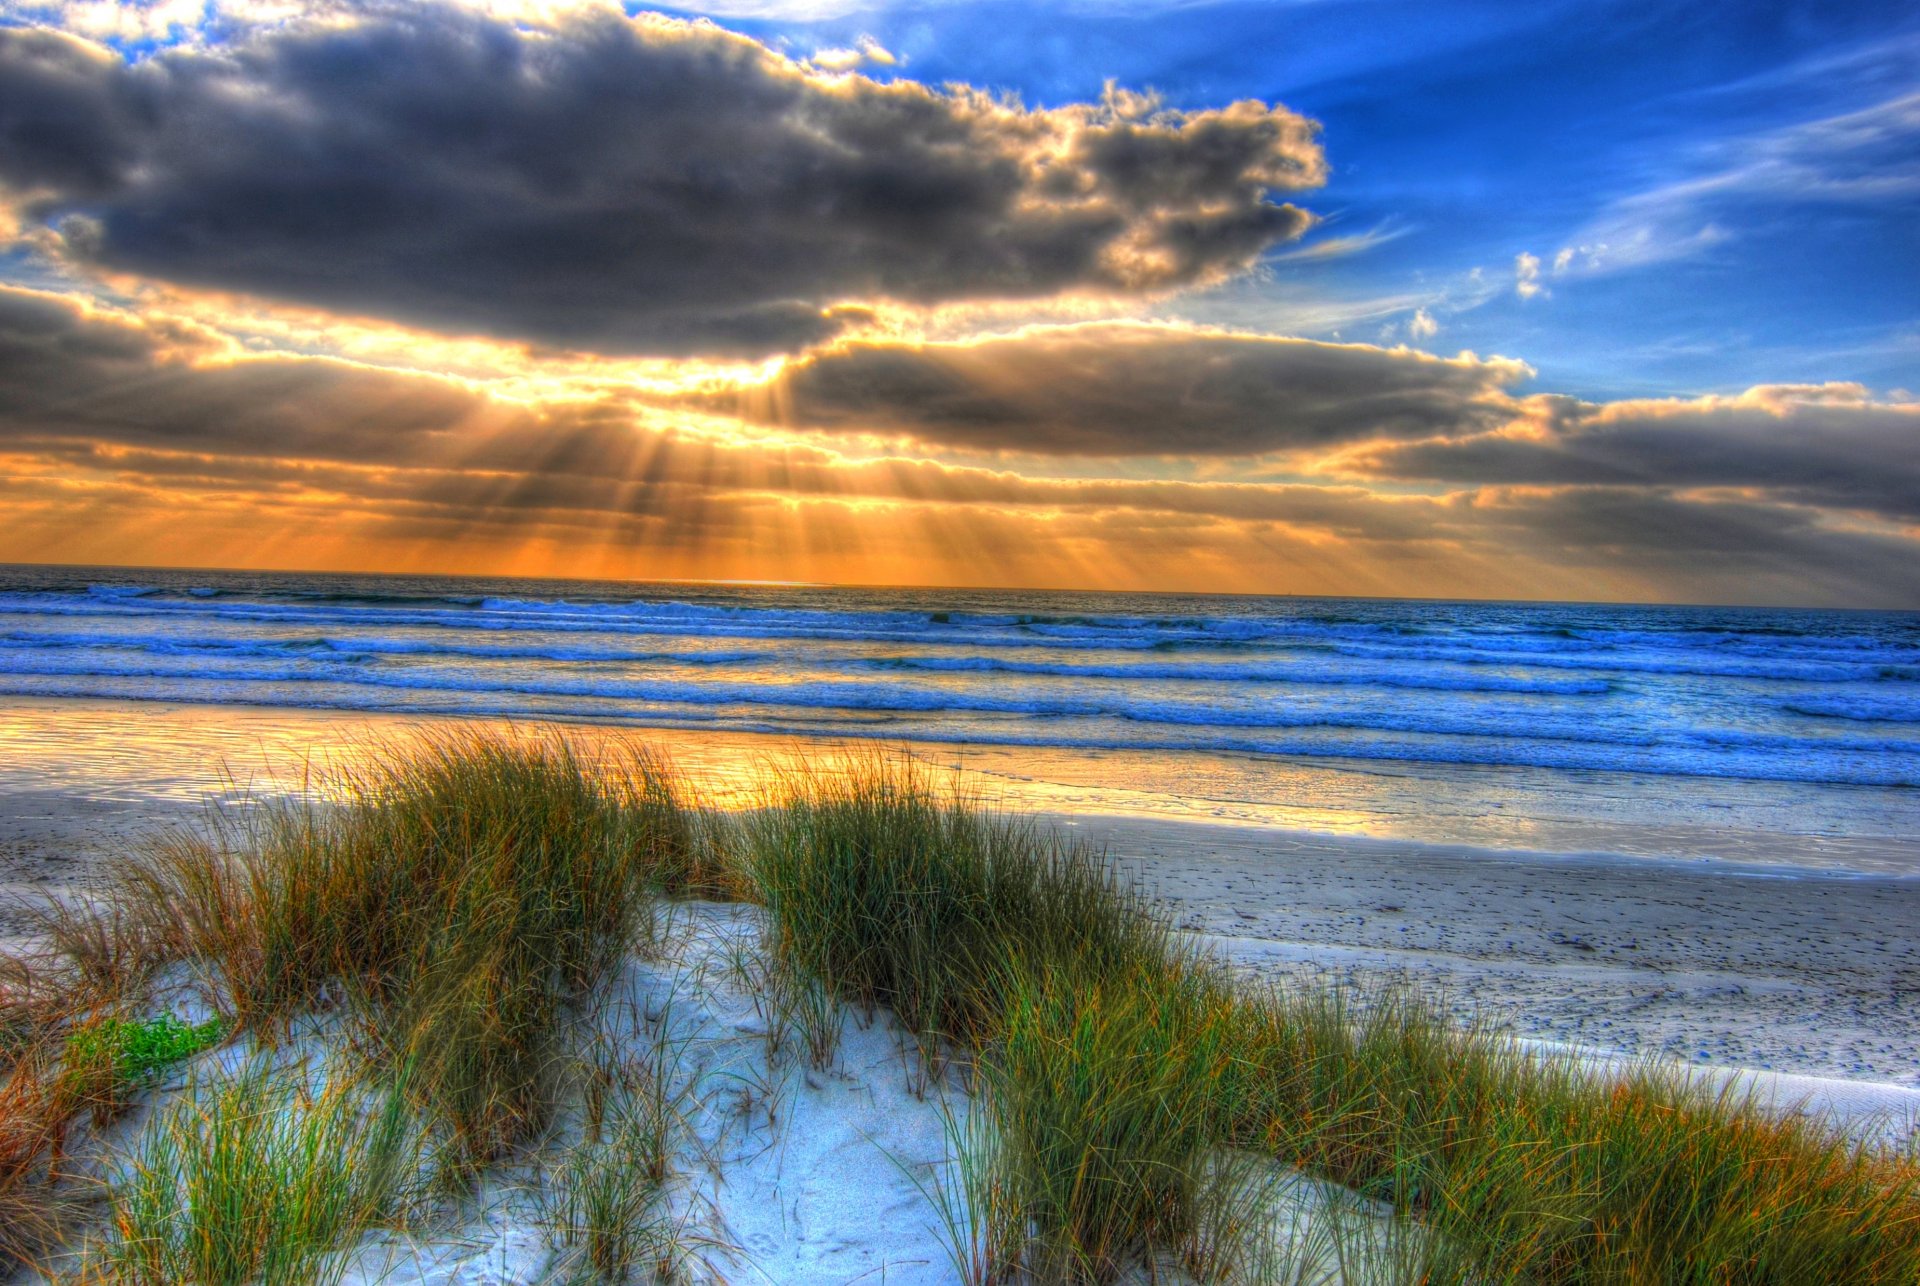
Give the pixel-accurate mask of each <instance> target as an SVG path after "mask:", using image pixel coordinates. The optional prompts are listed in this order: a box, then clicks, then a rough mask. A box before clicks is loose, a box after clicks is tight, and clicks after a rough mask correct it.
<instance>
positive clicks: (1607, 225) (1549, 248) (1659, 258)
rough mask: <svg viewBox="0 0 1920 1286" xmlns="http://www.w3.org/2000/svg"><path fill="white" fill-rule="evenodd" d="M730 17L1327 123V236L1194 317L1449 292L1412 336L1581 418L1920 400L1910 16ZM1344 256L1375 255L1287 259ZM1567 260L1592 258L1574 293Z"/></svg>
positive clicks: (1919, 126) (1046, 99) (736, 9)
mask: <svg viewBox="0 0 1920 1286" xmlns="http://www.w3.org/2000/svg"><path fill="white" fill-rule="evenodd" d="M709 12H715V13H717V14H718V15H719V16H720V18H721V20H723V21H725V22H726V24H727V25H728V26H731V27H735V28H738V29H741V30H746V31H751V32H754V33H755V34H758V35H761V36H763V37H765V38H766V39H768V40H769V41H773V42H784V43H786V44H787V45H788V46H789V47H791V48H793V49H795V50H797V51H800V52H806V51H810V50H812V49H816V48H820V47H828V46H840V47H845V46H851V45H853V44H854V42H855V41H856V40H858V39H859V38H860V37H862V36H869V37H872V38H873V39H875V40H877V41H878V42H879V43H880V44H881V45H882V46H884V47H885V48H887V49H888V50H890V51H892V52H894V53H896V54H898V55H900V56H901V59H902V62H901V65H900V66H899V67H897V68H895V69H893V71H894V72H895V73H896V74H899V75H905V76H911V77H913V78H915V79H918V80H922V81H929V82H942V81H948V80H958V81H965V82H968V83H972V84H976V85H991V86H995V87H998V88H1003V89H1008V90H1012V91H1014V92H1017V93H1018V94H1020V95H1021V96H1022V97H1023V98H1024V99H1025V100H1026V101H1027V102H1028V103H1030V104H1033V105H1039V106H1051V105H1056V104H1061V103H1067V102H1074V101H1080V100H1085V99H1088V98H1090V97H1095V96H1097V95H1098V94H1099V92H1100V90H1101V86H1102V84H1103V82H1105V81H1106V80H1108V79H1113V80H1117V81H1118V82H1119V83H1120V84H1122V85H1124V86H1127V87H1130V88H1135V89H1146V88H1151V89H1153V90H1156V91H1158V92H1159V93H1161V94H1162V95H1164V97H1165V98H1166V100H1167V102H1168V103H1169V104H1170V105H1172V106H1177V107H1189V108H1199V107H1205V106H1209V105H1212V104H1216V103H1219V102H1222V101H1227V100H1231V99H1237V98H1246V97H1251V98H1259V99H1263V100H1269V101H1270V100H1276V99H1277V100H1279V101H1281V102H1284V103H1285V104H1286V105H1287V106H1289V107H1291V108H1293V109H1294V110H1296V111H1300V112H1303V113H1305V114H1306V115H1308V116H1311V117H1313V118H1315V119H1317V120H1318V121H1320V122H1321V123H1322V125H1323V126H1324V129H1325V134H1324V144H1325V147H1326V152H1327V158H1328V162H1329V164H1330V167H1331V173H1330V177H1329V180H1328V182H1327V184H1326V186H1325V188H1323V189H1322V190H1321V191H1319V192H1317V193H1314V194H1312V199H1311V201H1310V202H1309V204H1310V208H1312V209H1313V210H1314V211H1315V212H1316V213H1318V214H1320V215H1322V216H1323V219H1324V222H1323V223H1322V224H1321V225H1320V226H1319V228H1318V229H1317V230H1316V232H1315V233H1314V234H1313V236H1312V237H1310V238H1309V240H1308V241H1307V242H1306V243H1305V246H1304V247H1288V248H1287V249H1286V250H1283V251H1281V252H1279V253H1278V254H1276V255H1274V256H1271V257H1270V259H1271V262H1270V265H1269V268H1270V275H1269V277H1268V279H1267V280H1264V281H1259V282H1255V283H1240V284H1236V285H1235V286H1232V287H1229V288H1228V289H1226V290H1224V291H1220V292H1216V294H1215V295H1214V296H1213V297H1208V298H1201V299H1188V300H1184V301H1182V303H1181V305H1180V311H1181V312H1182V313H1184V314H1185V315H1188V316H1192V317H1194V318H1196V319H1199V320H1230V321H1233V322H1235V323H1238V324H1245V325H1254V326H1258V327H1259V328H1260V329H1265V330H1273V331H1278V332H1283V333H1295V334H1304V335H1312V336H1316V337H1326V336H1333V335H1336V334H1337V335H1338V336H1340V337H1342V338H1347V339H1362V340H1373V339H1377V338H1379V336H1380V333H1381V327H1382V326H1383V325H1386V324H1388V323H1397V325H1398V329H1397V330H1396V331H1395V332H1393V336H1394V337H1395V338H1399V339H1406V338H1409V336H1408V335H1407V333H1406V330H1405V324H1406V322H1407V321H1408V320H1409V318H1410V316H1411V313H1412V310H1413V307H1416V306H1421V305H1420V304H1417V303H1415V302H1414V301H1429V302H1426V303H1425V304H1424V306H1426V307H1427V308H1428V312H1429V315H1430V316H1431V317H1432V318H1433V319H1434V320H1435V322H1436V323H1438V325H1439V326H1440V330H1439V331H1438V333H1436V334H1434V335H1433V336H1431V337H1429V338H1426V339H1423V340H1422V339H1417V338H1416V342H1420V343H1422V344H1423V346H1426V347H1429V348H1432V349H1434V350H1435V351H1441V352H1448V353H1451V352H1453V351H1456V350H1457V349H1460V348H1470V349H1473V350H1475V351H1477V352H1482V353H1488V352H1497V353H1504V354H1510V355H1514V356H1518V357H1522V358H1524V359H1525V360H1526V361H1527V362H1529V363H1530V364H1532V365H1533V366H1534V367H1535V368H1536V369H1537V370H1538V371H1539V372H1540V379H1539V384H1540V385H1541V386H1542V387H1548V388H1553V389H1556V390H1559V391H1565V392H1569V393H1574V394H1577V395H1581V396H1586V397H1616V396H1625V395H1639V396H1645V395H1667V394H1671V395H1691V394H1698V393H1707V392H1726V391H1734V390H1738V389H1742V388H1745V387H1747V386H1749V385H1753V384H1758V383H1764V382H1774V381H1795V382H1798V381H1822V380H1848V381H1859V382H1862V383H1865V384H1866V385H1868V386H1869V387H1870V388H1872V389H1874V390H1877V391H1878V390H1886V389H1891V388H1898V387H1911V386H1914V385H1915V384H1916V383H1920V221H1917V220H1916V219H1915V217H1914V214H1915V211H1916V209H1920V103H1915V102H1914V101H1913V99H1912V96H1913V95H1916V94H1920V6H1916V5H1912V4H1885V3H1881V4H1736V5H1724V4H1721V5H1713V4H1709V5H1702V4H1697V3H1689V4H1683V3H1658V2H1654V0H1631V2H1628V3H1595V2H1592V0H1572V2H1567V0H1562V2H1559V3H1541V4H1515V3H1497V4H1496V3H1471V2H1462V0H1418V2H1415V3H1402V2H1399V0H1324V2H1317V3H1256V4H1246V3H1221V4H1168V5H1151V4H1149V5H1127V4H1074V5H1030V4H999V3H988V4H945V5H941V4H933V5H927V4H914V5H905V6H894V7H881V8H853V9H846V10H844V11H840V12H834V13H832V14H830V16H826V17H820V18H815V19H813V20H811V21H794V20H782V19H781V18H780V17H778V16H763V17H747V16H745V15H746V14H749V13H763V14H769V15H779V14H782V13H795V12H798V13H802V14H805V13H809V12H818V7H817V6H813V5H808V4H798V5H794V6H791V7H788V6H782V5H778V4H774V5H767V6H759V5H753V4H751V3H745V4H741V5H739V6H725V5H722V6H718V7H716V8H714V9H712V10H709ZM880 74H886V70H885V69H881V70H880ZM1903 99H1905V100H1907V102H1906V106H1905V109H1904V110H1902V109H1901V107H1900V104H1901V101H1902V100H1903ZM1862 114H1864V118H1863V119H1856V121H1855V122H1854V127H1853V129H1852V130H1850V131H1848V132H1847V134H1846V136H1845V138H1844V140H1840V139H1837V138H1835V137H1833V136H1834V135H1836V134H1838V133H1839V132H1840V130H1839V125H1840V124H1844V122H1845V120H1846V118H1848V117H1856V118H1859V117H1861V116H1862ZM1842 142H1844V145H1842ZM1788 167H1791V168H1788ZM1868 177H1871V178H1872V180H1873V181H1872V183H1865V182H1862V180H1863V179H1866V178H1868ZM1823 185H1824V186H1823ZM1641 236H1644V237H1645V238H1646V240H1645V242H1644V243H1640V242H1636V241H1634V240H1633V239H1634V238H1636V237H1641ZM1336 238H1357V239H1359V240H1358V241H1357V242H1356V244H1357V245H1360V246H1364V247H1365V248H1364V249H1359V250H1356V252H1354V253H1351V254H1348V255H1343V256H1340V257H1337V258H1331V259H1316V258H1312V257H1308V256H1302V255H1299V254H1297V253H1295V252H1297V251H1298V250H1300V249H1311V247H1312V246H1313V245H1314V244H1315V243H1316V242H1319V243H1324V242H1326V241H1329V240H1332V239H1336ZM1603 240H1606V241H1610V242H1611V243H1613V244H1612V254H1611V255H1610V256H1602V258H1601V259H1600V261H1599V262H1598V263H1597V264H1596V263H1592V262H1590V261H1589V260H1588V258H1587V257H1585V256H1580V255H1579V254H1578V250H1579V247H1580V246H1582V245H1591V244H1595V243H1598V242H1600V241H1603ZM1568 247H1572V248H1574V249H1575V251H1576V258H1575V260H1574V261H1573V262H1570V263H1569V264H1568V266H1567V269H1566V270H1563V271H1562V272H1560V273H1559V274H1555V273H1554V272H1553V268H1552V264H1553V259H1554V256H1555V255H1556V254H1558V253H1559V252H1560V251H1561V250H1562V249H1565V248H1568ZM1523 253H1526V254H1533V255H1536V256H1539V257H1540V258H1541V260H1542V284H1543V286H1544V287H1545V289H1544V290H1543V291H1541V292H1540V293H1537V294H1534V295H1533V296H1532V297H1530V298H1524V299H1523V298H1522V297H1521V296H1520V295H1519V294H1517V293H1516V291H1515V289H1514V287H1515V285H1516V281H1515V262H1516V258H1517V256H1519V255H1521V254H1523ZM1476 269H1477V270H1478V273H1479V276H1478V278H1476V277H1475V276H1474V273H1475V270H1476Z"/></svg>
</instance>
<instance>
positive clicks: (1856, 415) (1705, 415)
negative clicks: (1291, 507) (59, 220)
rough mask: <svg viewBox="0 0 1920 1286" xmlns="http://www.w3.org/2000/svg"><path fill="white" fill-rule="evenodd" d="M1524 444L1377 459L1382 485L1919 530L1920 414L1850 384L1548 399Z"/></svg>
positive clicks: (1514, 439) (1372, 467)
mask: <svg viewBox="0 0 1920 1286" xmlns="http://www.w3.org/2000/svg"><path fill="white" fill-rule="evenodd" d="M1536 409H1537V410H1538V411H1539V412H1540V413H1541V416H1540V418H1541V421H1542V422H1541V423H1540V424H1539V425H1537V426H1535V427H1534V428H1532V429H1531V430H1529V431H1526V432H1524V433H1522V434H1507V433H1502V434H1494V435H1489V436H1484V437H1477V438H1470V439H1466V440H1462V441H1451V442H1421V443H1416V444H1407V445H1389V446H1382V447H1379V448H1375V449H1373V450H1370V451H1368V452H1366V453H1365V454H1364V455H1361V456H1359V457H1357V458H1355V459H1354V460H1352V461H1350V464H1351V466H1352V467H1353V469H1354V470H1355V471H1356V472H1358V473H1361V474H1364V475H1366V476H1371V477H1378V478H1394V479H1400V480H1421V481H1436V482H1446V483H1468V484H1473V485H1487V484H1535V485H1562V486H1564V485H1596V484H1606V485H1613V486H1620V487H1630V488H1647V487H1654V488H1664V489H1673V488H1715V487H1718V488H1742V489H1751V490H1755V491H1763V492H1766V493H1767V494H1769V495H1770V496H1772V497H1774V498H1776V499H1780V500H1785V501H1791V502H1794V503H1798V504H1804V505H1813V506H1819V507H1821V508H1828V509H1849V510H1858V511H1866V512H1872V513H1876V514H1880V515H1883V516H1886V517H1889V518H1894V519H1902V520H1908V521H1912V520H1916V519H1920V405H1916V404H1913V403H1905V404H1897V403H1885V402H1873V401H1870V400H1868V399H1867V397H1866V395H1865V392H1864V390H1861V389H1859V388H1858V387H1855V386H1850V385H1825V386H1811V387H1810V386H1802V385H1783V386H1765V387H1760V388H1755V389H1751V390H1749V391H1748V392H1746V393H1745V394H1742V395H1741V396H1739V397H1733V398H1703V399H1700V400H1697V401H1681V402H1660V401H1635V402H1616V403H1612V404H1609V405H1599V406H1596V405H1593V404H1590V403H1582V402H1575V401H1573V400H1572V399H1564V398H1559V399H1543V400H1541V401H1540V402H1539V403H1538V404H1537V407H1536Z"/></svg>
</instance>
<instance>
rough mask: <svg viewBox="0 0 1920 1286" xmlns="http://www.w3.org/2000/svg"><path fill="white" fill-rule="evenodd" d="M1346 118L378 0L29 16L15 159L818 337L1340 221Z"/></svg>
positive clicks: (15, 112) (143, 261) (528, 288)
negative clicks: (1318, 215) (1336, 197)
mask: <svg viewBox="0 0 1920 1286" xmlns="http://www.w3.org/2000/svg"><path fill="white" fill-rule="evenodd" d="M1323 170H1324V165H1323V160H1322V156H1321V153H1320V150H1319V147H1318V144H1317V142H1316V141H1315V127H1314V125H1313V124H1312V123H1311V122H1309V121H1307V120H1305V119H1304V118H1302V117H1300V116H1297V115H1294V114H1293V113H1290V112H1288V111H1286V110H1284V109H1282V108H1277V107H1276V108H1269V107H1267V106H1265V105H1262V104H1259V103H1253V102H1244V103H1238V104H1234V105H1231V106H1228V107H1224V108H1220V109H1215V110H1208V111H1196V112H1172V111H1161V110H1159V109H1157V108H1155V107H1154V106H1153V105H1152V104H1151V103H1149V102H1146V101H1145V100H1141V99H1138V98H1136V97H1133V96H1130V95H1127V94H1124V93H1111V94H1109V96H1108V98H1107V100H1106V101H1104V102H1103V103H1099V104H1078V105H1070V106H1065V107H1059V108H1053V109H1047V110H1027V109H1024V108H1022V107H1021V106H1019V105H1018V104H1016V103H1012V102H1009V101H1007V100H1004V99H1000V98H996V97H993V96H990V95H987V94H985V93H983V92H979V91H975V90H971V89H968V88H966V87H948V88H946V89H941V90H933V89H929V88H927V87H925V86H922V85H918V84H915V83H913V82H910V81H895V82H892V83H886V84H882V83H878V82H874V81H871V80H866V79H861V78H854V77H834V76H829V75H826V74H824V73H821V72H818V71H815V70H812V69H809V68H806V67H803V66H801V65H799V64H796V63H793V62H791V61H789V60H787V59H785V58H784V57H782V56H780V55H779V54H777V53H775V52H773V51H771V50H769V49H768V48H767V47H765V46H763V45H761V44H759V43H757V42H755V41H753V40H750V39H748V38H746V37H744V36H739V35H735V34H732V33H729V32H725V31H722V30H720V29H718V28H715V27H712V26H709V25H705V24H690V23H683V22H677V21H671V20H668V19H664V18H660V17H657V16H651V15H642V16H641V17H639V18H636V19H632V20H628V19H625V18H622V17H619V16H618V15H616V14H613V13H610V12H601V11H594V12H576V13H573V14H570V15H568V16H566V17H563V18H559V19H555V20H554V23H553V24H552V25H550V26H547V27H543V28H540V29H529V28H523V27H516V26H515V25H513V24H510V23H507V22H504V21H500V20H497V19H493V18H490V17H487V16H485V15H482V14H477V13H474V12H472V11H468V10H462V9H459V8H455V7H450V6H445V5H439V4H415V5H407V6H392V7H388V6H384V5H383V6H374V7H368V6H362V7H360V8H358V9H356V10H354V11H352V12H351V13H350V14H349V15H347V16H342V15H340V14H333V15H329V16H328V17H326V18H324V19H320V20H314V21H302V22H295V23H291V24H287V25H283V26H277V27H270V28H264V29H259V30H256V31H253V32H251V33H249V34H243V35H241V36H239V37H237V38H235V39H234V40H233V41H231V42H229V43H227V44H224V45H221V46H217V47H211V48H190V49H175V50H169V51H165V52H162V53H159V54H156V55H154V56H152V57H149V58H146V59H144V60H142V61H139V62H136V63H127V62H124V61H123V60H121V59H120V58H118V57H116V56H112V55H108V54H105V53H102V52H101V51H99V50H96V49H94V48H92V47H90V46H87V45H85V44H83V43H81V42H79V41H77V40H74V39H71V38H69V37H65V36H61V35H56V34H52V33H48V32H44V31H35V30H0V182H4V183H6V184H8V185H10V186H11V187H12V188H13V189H14V191H15V193H16V196H17V199H18V200H20V201H21V202H23V203H24V205H25V207H26V209H27V210H28V212H29V214H30V216H31V217H32V218H35V219H38V220H42V221H44V222H46V223H48V224H51V225H54V226H57V227H58V228H59V229H60V230H61V233H62V235H63V236H64V238H65V244H66V247H67V252H68V253H69V254H71V255H72V256H74V257H76V258H78V259H81V260H85V261H91V262H94V263H97V264H99V265H102V266H105V267H108V268H112V269H118V270H124V271H130V272H134V273H138V274H144V275H147V276H151V277H154V278H159V279H164V280H168V281H173V282H179V283H185V284H189V285H196V286H203V287H215V288H222V289H233V290H240V291H245V292H250V293H254V294H259V295H264V296H268V297H272V298H278V299H284V300H291V301H297V302H301V303H305V304H311V305H317V306H320V307H324V308H327V309H331V310H336V311H342V312H348V313H355V314H371V315H377V316H381V317H385V318H389V319H394V320H399V321H402V322H406V323H408V324H414V325H419V326H424V327H428V328H432V329H436V330H441V331H452V332H459V333H484V334H489V335H494V336H500V337H507V338H520V339H529V340H533V341H538V342H542V343H547V344H554V345H561V346H566V347H573V348H583V349H590V350H594V351H603V352H648V353H688V352H715V351H722V350H724V351H729V352H735V353H765V352H774V351H790V350H793V349H796V348H799V347H802V346H805V345H807V344H809V343H813V342H817V341H820V340H822V339H824V338H826V337H829V336H831V335H832V334H834V333H836V332H837V331H838V330H840V329H841V328H842V327H843V326H844V325H845V324H847V322H848V321H849V320H851V319H854V318H857V317H859V316H861V315H863V314H862V312H861V309H862V308H863V306H865V305H867V304H870V303H872V302H875V301H883V300H887V301H897V302H903V303H906V304H910V305H933V304H942V303H951V302H954V301H967V300H984V299H1007V298H1011V299H1037V298H1046V297H1051V296H1056V295H1060V294H1063V293H1085V292H1093V293H1100V294H1138V293H1145V292H1156V291H1164V290H1170V289H1177V288H1181V287H1186V286H1192V285H1195V284H1198V283H1204V282H1209V281H1213V280H1217V279H1219V278H1221V277H1222V276H1224V275H1228V274H1231V273H1234V272H1237V271H1239V270H1241V269H1244V268H1245V267H1247V266H1248V265H1249V264H1251V263H1252V262H1253V261H1254V260H1255V259H1256V258H1257V257H1258V256H1259V254H1260V253H1261V252H1262V251H1263V250H1265V249H1266V248H1267V247H1269V246H1271V245H1273V244H1274V243H1276V242H1278V241H1282V240H1285V239H1287V238H1290V237H1293V236H1296V235H1297V234H1299V233H1300V232H1301V231H1302V230H1303V229H1304V228H1306V227H1307V225H1308V224H1309V223H1310V221H1311V219H1310V216H1309V215H1307V214H1306V213H1304V212H1303V211H1301V210H1299V209H1297V208H1295V207H1293V206H1291V205H1286V204H1283V203H1279V202H1277V201H1275V200H1273V199H1271V197H1270V195H1269V194H1270V193H1273V192H1277V191H1284V190H1287V189H1294V188H1301V187H1307V186H1311V185H1313V184H1316V183H1318V182H1319V181H1320V180H1321V178H1322V176H1323Z"/></svg>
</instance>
